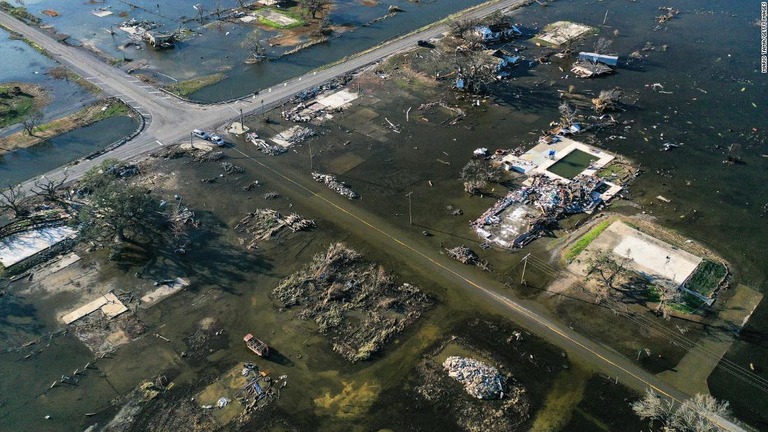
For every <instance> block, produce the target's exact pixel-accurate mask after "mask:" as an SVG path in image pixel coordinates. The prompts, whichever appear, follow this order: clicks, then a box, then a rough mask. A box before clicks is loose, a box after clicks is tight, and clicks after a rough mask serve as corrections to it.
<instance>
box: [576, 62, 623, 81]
mask: <svg viewBox="0 0 768 432" xmlns="http://www.w3.org/2000/svg"><path fill="white" fill-rule="evenodd" d="M571 72H573V73H574V74H575V75H576V76H577V77H579V78H593V77H596V76H600V75H606V74H611V73H613V69H612V68H610V67H609V66H606V65H604V64H602V63H598V62H591V61H589V60H579V61H577V62H576V63H574V64H573V67H572V68H571Z"/></svg>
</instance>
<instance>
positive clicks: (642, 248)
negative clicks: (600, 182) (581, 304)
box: [569, 221, 702, 285]
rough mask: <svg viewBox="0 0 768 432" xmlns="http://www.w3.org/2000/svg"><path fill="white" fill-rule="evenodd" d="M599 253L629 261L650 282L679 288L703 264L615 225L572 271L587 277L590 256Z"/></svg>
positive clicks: (699, 260)
mask: <svg viewBox="0 0 768 432" xmlns="http://www.w3.org/2000/svg"><path fill="white" fill-rule="evenodd" d="M598 251H606V252H610V253H612V254H614V255H617V256H619V257H623V258H629V259H630V262H629V263H627V267H628V268H630V269H631V270H634V271H636V272H638V273H641V274H643V275H645V276H646V277H648V278H650V279H665V280H670V281H672V280H673V281H675V283H676V284H678V285H680V284H682V283H683V282H684V281H685V280H686V279H687V278H688V276H690V275H691V273H693V271H694V270H695V269H696V267H697V266H698V265H699V263H700V262H701V261H702V259H701V258H700V257H697V256H695V255H693V254H691V253H688V252H686V251H684V250H681V249H678V248H676V247H674V246H672V245H671V244H669V243H666V242H663V241H661V240H658V239H656V238H653V237H651V236H649V235H648V234H645V233H642V232H640V231H638V230H636V229H634V228H632V227H630V226H629V225H626V224H624V223H623V222H621V221H616V222H614V223H612V224H611V226H609V227H608V228H607V229H606V230H605V231H603V233H602V234H600V235H599V236H598V237H597V238H596V239H595V240H593V241H592V243H591V244H590V245H589V246H588V247H587V249H586V250H585V251H584V252H582V253H581V254H580V255H579V257H578V259H577V260H575V261H574V262H573V263H571V265H570V266H569V268H571V270H572V271H575V272H578V273H580V274H586V273H587V267H588V265H587V262H588V261H589V259H588V256H589V255H590V254H594V253H596V252H598ZM667 257H669V259H667Z"/></svg>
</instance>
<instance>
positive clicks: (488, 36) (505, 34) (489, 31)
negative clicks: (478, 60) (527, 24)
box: [475, 23, 523, 43]
mask: <svg viewBox="0 0 768 432" xmlns="http://www.w3.org/2000/svg"><path fill="white" fill-rule="evenodd" d="M475 33H476V34H477V35H478V36H480V37H481V38H482V40H483V42H484V43H488V42H499V41H502V40H507V39H512V38H514V37H516V36H522V35H523V32H522V31H521V30H520V29H519V28H518V27H517V26H515V25H512V24H509V23H500V24H491V25H487V26H478V27H475Z"/></svg>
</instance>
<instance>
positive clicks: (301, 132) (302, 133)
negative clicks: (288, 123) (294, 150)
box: [285, 126, 317, 144]
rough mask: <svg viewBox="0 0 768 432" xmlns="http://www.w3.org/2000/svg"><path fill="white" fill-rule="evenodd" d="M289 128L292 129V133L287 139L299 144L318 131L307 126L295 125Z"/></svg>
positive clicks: (291, 142)
mask: <svg viewBox="0 0 768 432" xmlns="http://www.w3.org/2000/svg"><path fill="white" fill-rule="evenodd" d="M289 130H290V131H291V134H289V135H288V136H286V137H285V140H286V141H288V142H289V143H290V144H299V143H301V142H304V141H305V140H306V139H308V138H312V137H313V136H315V135H317V132H315V131H314V130H312V129H310V128H307V127H300V126H294V127H292V128H291V129H289ZM286 132H287V131H286Z"/></svg>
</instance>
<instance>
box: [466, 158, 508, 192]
mask: <svg viewBox="0 0 768 432" xmlns="http://www.w3.org/2000/svg"><path fill="white" fill-rule="evenodd" d="M503 176H504V171H503V169H502V168H501V167H500V166H498V165H495V164H491V163H488V162H486V161H483V160H480V159H473V160H471V161H469V163H467V164H466V165H464V168H462V169H461V174H460V175H459V178H460V179H461V180H463V181H464V190H465V191H466V192H467V193H468V194H470V195H475V194H477V192H478V191H479V190H480V189H482V188H484V187H485V186H486V185H487V184H488V183H489V182H499V181H501V179H502V178H503Z"/></svg>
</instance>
